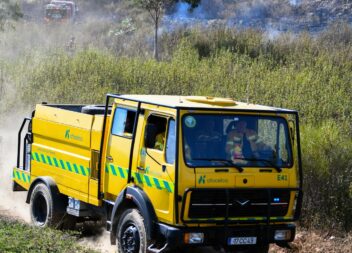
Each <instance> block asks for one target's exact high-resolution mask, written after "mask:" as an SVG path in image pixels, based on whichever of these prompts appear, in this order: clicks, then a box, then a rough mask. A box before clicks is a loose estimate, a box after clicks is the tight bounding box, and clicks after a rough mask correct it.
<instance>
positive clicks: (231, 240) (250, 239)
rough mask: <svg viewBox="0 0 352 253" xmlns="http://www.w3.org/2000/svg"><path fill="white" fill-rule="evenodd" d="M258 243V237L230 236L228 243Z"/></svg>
mask: <svg viewBox="0 0 352 253" xmlns="http://www.w3.org/2000/svg"><path fill="white" fill-rule="evenodd" d="M256 243H257V237H229V238H228V239H227V244H228V245H253V244H256Z"/></svg>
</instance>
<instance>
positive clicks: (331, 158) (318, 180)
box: [301, 121, 352, 230]
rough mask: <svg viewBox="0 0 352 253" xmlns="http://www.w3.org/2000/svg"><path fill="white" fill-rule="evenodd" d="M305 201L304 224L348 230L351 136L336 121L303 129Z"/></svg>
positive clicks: (350, 226)
mask: <svg viewBox="0 0 352 253" xmlns="http://www.w3.org/2000/svg"><path fill="white" fill-rule="evenodd" d="M301 139H302V154H303V167H304V204H303V219H302V223H303V224H305V225H307V226H316V227H332V228H338V229H341V228H343V229H345V230H351V229H352V220H351V218H350V216H351V213H352V195H351V188H350V187H351V182H352V156H351V154H352V139H351V138H350V137H349V136H348V135H346V134H344V133H342V132H341V130H340V126H339V125H338V124H337V123H336V122H332V121H327V122H324V123H322V124H321V125H320V126H318V127H317V126H311V125H306V126H305V127H304V128H303V129H302V133H301Z"/></svg>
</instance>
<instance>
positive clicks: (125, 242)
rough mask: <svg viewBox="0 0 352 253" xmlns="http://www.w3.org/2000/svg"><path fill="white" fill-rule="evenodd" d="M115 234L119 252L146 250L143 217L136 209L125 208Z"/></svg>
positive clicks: (141, 252)
mask: <svg viewBox="0 0 352 253" xmlns="http://www.w3.org/2000/svg"><path fill="white" fill-rule="evenodd" d="M116 234H117V238H116V244H117V250H118V252H119V253H144V252H146V251H147V234H146V229H145V225H144V221H143V217H142V215H141V214H140V212H139V211H138V210H137V209H134V208H133V209H127V210H125V211H124V212H123V213H122V215H121V218H120V220H119V222H118V225H117V233H116Z"/></svg>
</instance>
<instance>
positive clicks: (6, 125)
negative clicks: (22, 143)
mask: <svg viewBox="0 0 352 253" xmlns="http://www.w3.org/2000/svg"><path fill="white" fill-rule="evenodd" d="M0 119H1V123H0V215H5V216H11V217H15V218H16V219H20V220H23V221H25V222H29V221H30V216H29V206H28V205H27V204H26V203H25V198H26V192H13V191H12V168H13V167H14V166H15V165H16V154H17V151H16V149H17V129H19V127H20V124H21V120H22V119H23V115H22V114H20V113H18V116H16V117H15V116H14V115H12V116H9V115H1V116H0ZM10 122H11V123H10Z"/></svg>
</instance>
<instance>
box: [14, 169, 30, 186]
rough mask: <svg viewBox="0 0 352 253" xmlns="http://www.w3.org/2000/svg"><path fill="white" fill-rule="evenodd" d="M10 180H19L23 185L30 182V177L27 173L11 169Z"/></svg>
mask: <svg viewBox="0 0 352 253" xmlns="http://www.w3.org/2000/svg"><path fill="white" fill-rule="evenodd" d="M12 178H13V179H17V180H20V181H22V182H25V183H30V182H31V177H30V175H28V174H27V173H24V172H22V171H18V170H15V169H13V171H12Z"/></svg>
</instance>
